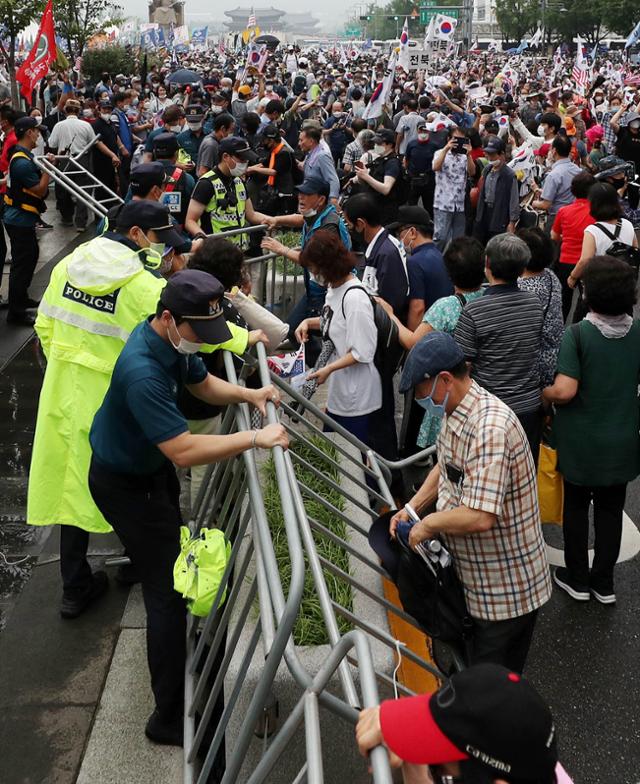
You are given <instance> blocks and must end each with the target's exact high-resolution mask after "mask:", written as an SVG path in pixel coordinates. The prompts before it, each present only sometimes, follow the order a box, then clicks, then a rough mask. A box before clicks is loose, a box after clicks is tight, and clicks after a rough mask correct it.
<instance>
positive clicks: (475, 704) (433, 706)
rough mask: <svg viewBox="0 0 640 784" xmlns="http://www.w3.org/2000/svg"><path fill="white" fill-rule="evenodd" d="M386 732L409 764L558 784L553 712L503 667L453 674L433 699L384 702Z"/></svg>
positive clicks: (481, 666) (422, 697) (474, 668)
mask: <svg viewBox="0 0 640 784" xmlns="http://www.w3.org/2000/svg"><path fill="white" fill-rule="evenodd" d="M380 725H381V728H382V734H383V737H384V741H385V744H386V745H387V746H388V747H389V749H391V751H393V752H394V753H395V754H397V755H398V756H399V757H400V758H401V759H403V760H405V761H406V762H411V763H414V764H422V765H442V764H445V763H447V762H456V761H461V760H465V759H471V758H473V759H475V760H477V761H478V762H480V763H481V764H482V765H484V766H486V767H487V768H488V769H489V770H490V771H492V772H493V773H494V774H495V775H496V777H497V778H500V774H502V775H505V774H506V775H507V776H509V777H510V778H511V777H512V778H515V779H518V781H520V780H522V781H532V782H533V781H535V782H543V781H547V780H548V781H549V782H551V781H553V780H554V779H553V774H554V770H555V768H556V765H557V764H558V751H557V746H556V737H555V736H556V732H555V726H554V723H553V717H552V715H551V711H550V710H549V708H548V707H547V705H546V704H545V702H544V700H543V699H542V697H540V695H539V694H538V693H537V691H536V690H535V689H534V688H533V686H532V685H531V684H530V683H529V681H528V680H527V679H526V678H523V677H522V676H521V675H518V674H516V673H514V672H510V671H509V670H508V669H506V668H505V667H502V666H500V665H498V664H489V663H486V664H476V665H474V666H472V667H469V668H468V669H466V670H463V671H462V672H458V673H455V674H454V675H452V676H451V678H450V679H449V680H448V681H446V682H445V683H444V685H443V686H442V688H441V689H439V690H438V691H437V692H435V693H434V694H432V695H428V694H421V695H419V696H417V697H406V698H403V699H399V700H387V701H385V702H383V703H382V704H381V706H380Z"/></svg>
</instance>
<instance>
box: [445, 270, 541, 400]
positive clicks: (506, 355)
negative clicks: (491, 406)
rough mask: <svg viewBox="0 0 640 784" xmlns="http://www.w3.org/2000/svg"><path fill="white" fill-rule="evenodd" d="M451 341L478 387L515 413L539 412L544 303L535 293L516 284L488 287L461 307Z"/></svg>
mask: <svg viewBox="0 0 640 784" xmlns="http://www.w3.org/2000/svg"><path fill="white" fill-rule="evenodd" d="M454 337H455V339H456V342H457V343H458V345H459V346H460V348H461V349H462V351H463V352H464V356H465V359H466V360H467V361H468V362H471V363H472V366H473V367H472V371H471V375H472V377H473V378H474V379H475V380H476V381H477V382H478V384H480V385H481V386H483V387H484V388H485V389H488V390H489V392H492V393H493V394H494V395H495V396H496V397H499V398H500V400H502V401H503V403H506V404H507V405H508V406H510V407H511V409H512V410H513V411H515V412H516V413H517V414H524V413H528V412H530V411H537V410H538V408H539V407H540V404H541V398H540V350H541V344H542V305H541V304H540V300H539V299H538V297H536V295H535V294H532V293H530V292H527V291H520V290H519V289H518V286H517V284H516V283H513V284H511V283H504V284H499V285H496V286H489V287H488V288H487V289H486V291H485V293H484V296H482V297H480V298H479V299H476V300H473V302H469V303H467V305H465V307H464V308H463V310H462V313H461V314H460V318H459V319H458V324H457V326H456V331H455V333H454Z"/></svg>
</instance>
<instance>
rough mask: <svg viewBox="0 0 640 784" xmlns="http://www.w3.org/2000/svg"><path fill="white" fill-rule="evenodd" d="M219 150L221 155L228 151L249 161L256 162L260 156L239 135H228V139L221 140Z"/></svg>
mask: <svg viewBox="0 0 640 784" xmlns="http://www.w3.org/2000/svg"><path fill="white" fill-rule="evenodd" d="M218 151H219V153H220V157H222V156H223V155H224V153H225V152H226V153H227V154H228V155H233V156H234V157H236V158H240V160H242V161H248V162H249V163H255V162H256V161H257V160H258V156H257V155H256V154H255V152H254V151H253V150H252V149H251V147H249V143H248V142H247V141H245V140H244V139H241V138H240V137H239V136H227V138H226V139H223V140H222V141H221V142H220V144H219V146H218Z"/></svg>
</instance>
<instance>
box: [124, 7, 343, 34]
mask: <svg viewBox="0 0 640 784" xmlns="http://www.w3.org/2000/svg"><path fill="white" fill-rule="evenodd" d="M120 2H121V4H122V6H123V8H124V12H125V14H130V15H132V16H138V17H140V18H141V19H144V20H145V21H146V19H147V7H148V6H147V2H146V0H120ZM318 5H321V6H322V8H318ZM212 6H213V3H211V0H186V5H185V12H186V21H187V23H188V24H197V25H200V24H202V25H206V24H209V25H211V26H215V27H218V26H219V25H220V24H221V22H223V21H224V20H225V19H228V17H225V15H224V11H225V10H227V9H232V8H237V7H241V8H244V7H251V3H250V2H244V1H243V0H228V2H226V3H225V2H224V0H223V2H219V3H216V4H215V6H214V7H213V9H212ZM270 6H273V7H274V8H278V9H280V10H282V11H293V12H297V13H302V12H303V11H309V12H311V13H312V14H313V16H315V17H316V19H318V20H319V21H320V22H322V24H323V27H324V28H325V29H326V30H328V31H332V32H333V31H335V30H336V28H337V27H339V26H341V25H342V24H343V23H344V21H345V20H346V18H347V16H349V11H348V9H349V7H350V3H349V2H348V0H347V2H346V3H345V0H324V1H323V2H322V3H321V4H320V3H311V2H305V3H301V2H300V0H282V2H280V0H278V1H277V2H275V1H274V2H270V0H266V2H264V3H260V2H258V3H255V7H256V8H260V7H267V8H269V7H270ZM219 9H221V10H219ZM258 23H259V20H258Z"/></svg>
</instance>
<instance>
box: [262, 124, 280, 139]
mask: <svg viewBox="0 0 640 784" xmlns="http://www.w3.org/2000/svg"><path fill="white" fill-rule="evenodd" d="M262 135H263V136H264V138H265V139H279V138H280V130H279V129H278V126H277V125H274V124H273V123H269V125H267V126H266V127H265V129H264V131H262Z"/></svg>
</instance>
